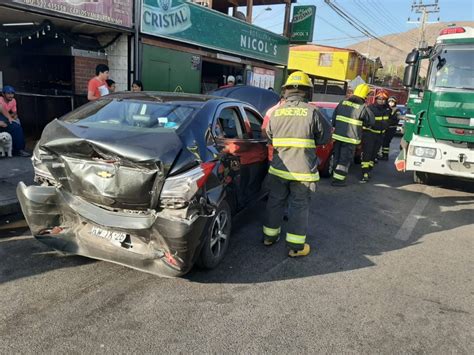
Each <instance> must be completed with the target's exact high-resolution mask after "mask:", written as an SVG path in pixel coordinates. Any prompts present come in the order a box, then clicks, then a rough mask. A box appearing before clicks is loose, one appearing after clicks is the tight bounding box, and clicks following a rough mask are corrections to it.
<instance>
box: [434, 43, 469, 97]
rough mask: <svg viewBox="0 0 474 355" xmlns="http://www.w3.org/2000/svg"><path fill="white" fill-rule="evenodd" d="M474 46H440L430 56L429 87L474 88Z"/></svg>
mask: <svg viewBox="0 0 474 355" xmlns="http://www.w3.org/2000/svg"><path fill="white" fill-rule="evenodd" d="M473 58H474V46H472V45H467V46H466V45H463V46H461V45H458V46H446V47H441V48H440V49H439V50H438V51H437V52H436V53H435V54H434V55H433V56H432V58H431V67H430V79H429V88H430V89H431V90H433V89H435V88H456V89H467V90H474V60H473Z"/></svg>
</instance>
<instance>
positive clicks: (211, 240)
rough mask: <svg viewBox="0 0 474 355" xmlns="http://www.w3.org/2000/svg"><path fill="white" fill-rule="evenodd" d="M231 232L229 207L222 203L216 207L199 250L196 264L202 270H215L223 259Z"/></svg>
mask: <svg viewBox="0 0 474 355" xmlns="http://www.w3.org/2000/svg"><path fill="white" fill-rule="evenodd" d="M231 230H232V221H231V212H230V207H229V205H228V204H227V202H226V201H222V202H221V203H220V204H219V207H217V210H216V214H215V215H214V217H213V218H212V220H211V222H210V223H209V228H208V229H207V236H206V240H205V241H204V245H203V247H202V249H201V254H200V255H199V258H198V260H197V261H196V264H197V265H198V266H199V267H201V268H203V269H213V268H215V267H216V266H217V265H218V264H219V263H220V262H221V261H222V259H223V258H224V255H225V252H226V250H227V247H228V246H229V238H230V232H231Z"/></svg>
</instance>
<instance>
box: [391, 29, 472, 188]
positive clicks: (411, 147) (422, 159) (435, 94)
mask: <svg viewBox="0 0 474 355" xmlns="http://www.w3.org/2000/svg"><path fill="white" fill-rule="evenodd" d="M405 62H406V64H407V67H406V68H405V74H404V78H403V82H404V85H405V86H406V87H408V88H410V94H409V97H408V103H407V105H408V109H409V111H408V114H407V115H406V116H405V117H406V121H405V127H404V130H405V133H404V136H403V139H402V143H401V145H402V148H403V151H402V153H401V155H400V156H399V158H397V163H400V162H402V169H399V170H408V171H413V174H414V180H415V182H417V183H427V184H429V181H430V180H431V179H432V177H433V175H434V174H437V175H444V176H453V177H459V178H463V179H468V180H470V181H471V182H474V28H472V27H447V28H445V29H443V30H441V32H440V34H439V37H438V38H437V40H436V44H435V45H434V46H433V47H428V48H422V49H414V50H413V51H412V52H411V53H410V54H408V56H407V58H406V61H405ZM424 63H427V64H428V72H427V76H426V82H422V81H421V80H422V79H421V77H420V69H421V67H422V65H423V64H424ZM397 168H399V166H398V165H397Z"/></svg>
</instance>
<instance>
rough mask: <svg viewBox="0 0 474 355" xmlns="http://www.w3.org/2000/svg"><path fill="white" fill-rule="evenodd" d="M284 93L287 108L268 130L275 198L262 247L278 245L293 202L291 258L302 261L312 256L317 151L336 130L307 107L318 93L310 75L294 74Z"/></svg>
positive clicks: (288, 237) (270, 203) (281, 108)
mask: <svg viewBox="0 0 474 355" xmlns="http://www.w3.org/2000/svg"><path fill="white" fill-rule="evenodd" d="M283 87H284V90H285V95H284V96H285V102H284V103H282V105H281V106H279V107H278V108H276V109H275V110H274V111H273V112H272V113H271V115H270V120H269V122H268V126H267V129H266V133H267V136H268V139H269V143H270V144H272V145H273V159H272V161H271V163H270V168H269V171H268V173H269V179H268V187H269V190H270V194H269V197H268V202H267V216H266V220H265V224H264V226H263V235H264V238H263V243H264V244H265V245H267V246H269V245H272V244H274V243H276V242H277V241H278V240H279V238H280V232H281V224H282V222H283V214H284V210H285V207H286V205H287V202H289V210H290V214H289V216H288V224H287V230H286V232H287V233H286V244H287V246H288V248H289V249H290V251H289V253H288V256H290V257H298V256H305V255H308V254H309V252H310V246H309V244H307V243H306V234H307V228H308V211H309V202H310V197H311V192H314V191H315V190H316V182H317V181H318V180H319V174H318V170H317V168H318V158H317V156H316V149H315V148H316V144H318V145H319V144H326V143H327V142H328V141H329V138H330V133H331V127H330V126H329V124H328V123H327V121H326V120H325V119H324V117H323V116H322V115H321V113H320V112H319V110H318V109H317V108H316V107H314V106H311V105H309V104H308V101H309V98H310V97H311V95H312V93H313V85H312V83H311V80H310V79H309V77H308V75H306V74H305V73H303V72H294V73H292V74H291V75H290V76H289V77H288V79H287V81H286V83H285V85H284V86H283Z"/></svg>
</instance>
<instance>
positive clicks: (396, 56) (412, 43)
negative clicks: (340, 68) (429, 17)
mask: <svg viewBox="0 0 474 355" xmlns="http://www.w3.org/2000/svg"><path fill="white" fill-rule="evenodd" d="M452 23H453V22H439V23H433V24H427V25H426V32H425V33H426V35H425V36H426V37H425V38H426V42H427V43H428V45H433V44H434V42H435V40H436V37H438V35H439V31H441V29H443V28H445V27H447V26H448V25H451V24H452ZM455 23H456V25H457V26H471V27H474V22H472V21H459V22H455ZM419 31H420V30H419V28H414V29H412V30H410V31H407V32H402V33H397V34H391V35H387V36H383V37H380V38H381V39H382V40H384V41H385V42H388V43H390V44H391V45H393V46H395V47H397V48H399V49H400V50H397V49H394V48H391V47H388V46H386V45H384V44H383V43H380V42H378V41H376V40H375V39H371V40H367V41H363V42H359V43H356V44H352V45H349V46H347V47H348V48H352V49H355V50H356V51H358V52H359V53H362V54H364V55H367V56H369V57H380V59H381V60H382V64H383V66H384V71H386V72H390V73H392V74H399V73H396V72H397V69H398V70H400V68H401V67H404V66H405V58H406V56H407V54H408V53H409V52H410V51H411V50H412V49H413V48H416V47H417V45H418V41H419V38H420V32H419Z"/></svg>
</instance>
